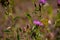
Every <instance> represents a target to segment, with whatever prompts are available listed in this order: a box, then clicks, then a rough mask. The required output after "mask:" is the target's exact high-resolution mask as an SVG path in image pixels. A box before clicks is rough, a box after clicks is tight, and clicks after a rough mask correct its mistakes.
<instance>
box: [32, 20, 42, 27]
mask: <svg viewBox="0 0 60 40" xmlns="http://www.w3.org/2000/svg"><path fill="white" fill-rule="evenodd" d="M33 24H35V25H39V26H42V25H43V23H41V22H40V21H38V20H34V21H33Z"/></svg>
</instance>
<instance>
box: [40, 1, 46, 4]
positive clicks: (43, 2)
mask: <svg viewBox="0 0 60 40" xmlns="http://www.w3.org/2000/svg"><path fill="white" fill-rule="evenodd" d="M46 2H47V1H46V0H39V3H42V4H45V3H46Z"/></svg>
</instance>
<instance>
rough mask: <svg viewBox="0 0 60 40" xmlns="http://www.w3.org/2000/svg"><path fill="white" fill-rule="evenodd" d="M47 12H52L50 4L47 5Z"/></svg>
mask: <svg viewBox="0 0 60 40" xmlns="http://www.w3.org/2000/svg"><path fill="white" fill-rule="evenodd" d="M47 12H48V14H49V15H51V14H52V12H53V10H52V7H51V6H49V7H48V8H47Z"/></svg>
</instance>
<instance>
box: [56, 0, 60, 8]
mask: <svg viewBox="0 0 60 40" xmlns="http://www.w3.org/2000/svg"><path fill="white" fill-rule="evenodd" d="M57 5H58V8H60V0H57Z"/></svg>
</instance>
